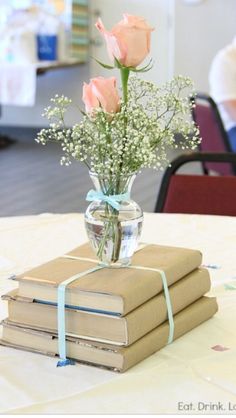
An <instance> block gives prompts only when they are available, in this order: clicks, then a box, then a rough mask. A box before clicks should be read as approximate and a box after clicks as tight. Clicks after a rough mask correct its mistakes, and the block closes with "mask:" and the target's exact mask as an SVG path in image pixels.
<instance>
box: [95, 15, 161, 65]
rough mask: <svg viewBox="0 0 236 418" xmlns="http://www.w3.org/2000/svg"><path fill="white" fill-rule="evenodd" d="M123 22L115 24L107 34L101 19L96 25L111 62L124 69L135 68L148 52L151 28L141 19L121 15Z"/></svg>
mask: <svg viewBox="0 0 236 418" xmlns="http://www.w3.org/2000/svg"><path fill="white" fill-rule="evenodd" d="M123 17H124V18H123V20H121V21H120V22H119V23H117V24H116V25H115V26H114V27H113V28H112V30H111V31H110V32H109V31H107V30H106V29H105V27H104V25H103V23H102V21H101V19H98V21H97V23H96V25H95V26H96V27H97V29H98V30H99V31H100V32H101V33H102V35H103V36H104V38H105V41H106V44H107V50H108V54H109V56H110V58H111V60H114V57H115V58H117V59H118V61H119V62H120V63H121V64H123V65H124V66H125V67H137V66H138V65H139V64H141V62H142V61H143V60H144V59H145V58H146V56H147V55H148V54H149V52H150V38H151V32H152V31H153V30H154V29H153V28H151V27H150V26H149V25H148V24H147V23H146V21H145V19H143V18H142V17H138V16H132V15H129V14H124V15H123Z"/></svg>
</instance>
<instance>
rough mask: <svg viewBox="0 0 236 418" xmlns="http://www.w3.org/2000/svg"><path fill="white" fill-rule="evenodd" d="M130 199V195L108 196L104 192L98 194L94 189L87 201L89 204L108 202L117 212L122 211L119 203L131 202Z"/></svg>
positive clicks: (88, 195) (89, 193)
mask: <svg viewBox="0 0 236 418" xmlns="http://www.w3.org/2000/svg"><path fill="white" fill-rule="evenodd" d="M129 199H130V195H129V193H122V194H111V195H106V194H104V193H103V192H97V191H96V190H93V189H92V190H90V191H89V192H88V194H87V196H86V200H87V201H88V202H94V201H96V200H101V201H102V202H107V203H108V204H109V205H110V206H112V207H113V208H114V209H116V210H120V205H119V203H118V202H122V201H124V200H129Z"/></svg>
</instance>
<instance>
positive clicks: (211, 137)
mask: <svg viewBox="0 0 236 418" xmlns="http://www.w3.org/2000/svg"><path fill="white" fill-rule="evenodd" d="M192 116H193V120H194V122H195V124H196V125H197V126H198V128H199V131H200V137H201V138H202V141H201V144H200V147H199V148H200V150H201V151H203V152H230V151H231V147H230V143H229V140H228V135H227V132H226V131H225V129H224V125H223V122H222V119H221V116H220V114H219V111H218V108H217V106H216V103H215V102H214V100H213V99H212V98H211V97H210V96H208V95H206V94H202V93H198V94H197V96H196V98H195V107H193V110H192ZM203 168H204V172H205V173H207V172H209V171H210V170H213V171H215V172H217V173H218V174H220V175H232V174H235V168H234V167H233V166H232V165H231V164H218V163H204V164H203Z"/></svg>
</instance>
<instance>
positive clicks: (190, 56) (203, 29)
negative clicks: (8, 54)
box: [0, 0, 236, 126]
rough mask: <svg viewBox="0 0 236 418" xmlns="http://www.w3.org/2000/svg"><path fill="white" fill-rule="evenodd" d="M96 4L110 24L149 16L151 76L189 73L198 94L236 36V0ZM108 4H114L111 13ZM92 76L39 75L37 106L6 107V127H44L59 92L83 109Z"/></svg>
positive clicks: (106, 0)
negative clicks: (218, 57)
mask: <svg viewBox="0 0 236 418" xmlns="http://www.w3.org/2000/svg"><path fill="white" fill-rule="evenodd" d="M189 1H190V0H189ZM90 2H91V6H92V13H93V11H94V10H95V9H99V8H101V10H102V17H104V21H107V16H108V12H109V20H110V21H112V22H116V21H117V20H118V19H120V15H121V12H122V11H126V12H129V13H134V14H135V13H136V14H139V15H143V16H145V18H146V19H147V20H148V21H150V23H151V24H152V25H153V26H155V27H156V31H155V32H154V33H153V42H152V56H153V57H154V60H155V66H154V68H153V69H152V71H151V72H150V73H149V74H146V76H145V77H147V78H151V79H152V81H155V82H160V81H161V82H163V81H165V78H168V77H169V76H171V75H172V73H175V74H183V75H189V76H190V77H192V79H193V80H194V81H195V86H196V89H197V90H202V91H208V71H209V66H210V63H211V61H212V58H213V56H214V55H215V53H216V52H217V51H218V50H219V49H220V48H222V47H223V46H224V45H226V44H227V43H228V42H229V41H230V40H231V39H232V38H233V36H234V35H235V22H236V7H235V3H236V0H203V1H202V2H201V3H199V4H196V5H192V6H190V5H187V3H186V2H185V0H90ZM106 5H109V10H108V8H106V7H105V6H106ZM114 5H116V7H114ZM105 17H106V19H105ZM92 19H94V17H93V16H92ZM109 25H110V23H108V26H109ZM102 48H103V50H101V48H100V47H94V48H93V51H92V54H91V55H94V56H95V57H102V58H103V54H104V51H105V49H104V45H103V46H102ZM173 51H175V52H174V53H173ZM100 52H102V54H100ZM173 55H174V57H173ZM105 56H106V53H105V54H104V57H105ZM172 60H173V62H172ZM95 74H96V75H97V74H98V73H97V69H96V70H95V67H94V65H93V66H92V75H93V76H94V75H95ZM89 77H90V74H89V66H88V65H81V66H79V67H77V68H72V69H67V70H64V71H62V70H60V71H59V70H58V71H53V72H49V73H47V74H45V75H43V76H40V77H38V80H37V99H36V105H35V107H34V108H26V107H24V108H20V107H13V106H5V107H4V108H3V112H2V118H1V119H0V125H1V124H2V125H9V126H10V125H16V126H20V125H23V126H44V125H45V124H47V122H46V121H45V120H44V119H43V118H42V117H41V114H42V112H43V108H44V107H45V106H47V105H48V103H49V100H50V97H52V96H54V94H55V93H56V92H57V93H64V94H66V95H68V96H69V97H71V98H72V99H73V102H74V103H76V104H78V106H82V103H81V90H82V84H83V81H86V80H88V79H89ZM76 120H78V109H76V108H74V109H73V110H72V111H71V112H70V115H69V118H68V125H71V124H72V123H74V122H75V121H76Z"/></svg>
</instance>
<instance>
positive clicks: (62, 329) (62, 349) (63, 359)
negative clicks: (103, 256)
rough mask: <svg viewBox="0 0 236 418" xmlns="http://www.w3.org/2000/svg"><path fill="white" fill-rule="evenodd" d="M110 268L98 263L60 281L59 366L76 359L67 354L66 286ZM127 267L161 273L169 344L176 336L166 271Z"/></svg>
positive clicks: (71, 362) (58, 321) (58, 294)
mask: <svg viewBox="0 0 236 418" xmlns="http://www.w3.org/2000/svg"><path fill="white" fill-rule="evenodd" d="M64 257H65V258H71V259H75V260H89V261H91V262H94V263H97V260H94V259H87V258H83V257H75V256H64ZM103 268H108V267H107V266H105V265H104V266H103V265H100V264H99V265H96V266H95V267H93V268H91V269H89V270H86V271H83V272H82V273H78V274H75V275H74V276H72V277H70V278H68V279H66V280H64V282H62V283H60V285H59V286H58V291H57V326H58V352H59V357H60V360H59V361H58V363H57V367H62V366H68V365H74V364H75V361H73V360H71V359H68V358H67V356H66V325H65V295H66V286H67V285H68V284H70V283H72V282H73V281H74V280H77V279H80V278H81V277H83V276H86V275H87V274H90V273H93V272H95V271H97V270H100V269H103ZM126 268H131V269H136V270H149V271H155V272H157V273H160V275H161V279H162V284H163V290H164V295H165V299H166V306H167V315H168V321H169V336H168V341H167V344H170V343H172V341H173V338H174V318H173V311H172V305H171V300H170V294H169V289H168V283H167V279H166V275H165V272H164V271H163V270H160V269H156V268H149V267H142V266H135V265H133V266H128V267H126Z"/></svg>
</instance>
